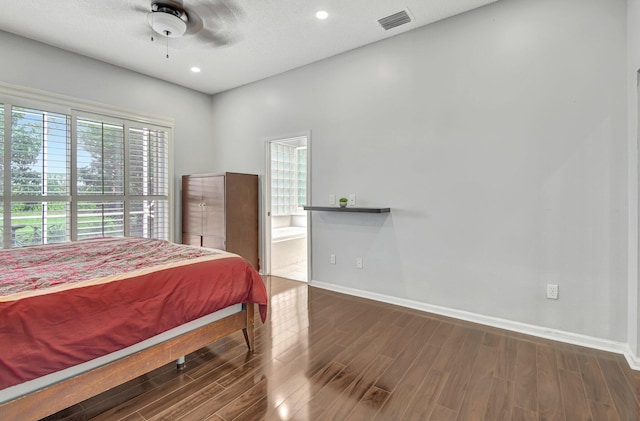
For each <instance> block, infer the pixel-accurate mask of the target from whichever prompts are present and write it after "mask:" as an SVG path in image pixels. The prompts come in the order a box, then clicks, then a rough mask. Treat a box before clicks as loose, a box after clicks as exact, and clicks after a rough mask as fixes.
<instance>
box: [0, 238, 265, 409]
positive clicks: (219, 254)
mask: <svg viewBox="0 0 640 421" xmlns="http://www.w3.org/2000/svg"><path fill="white" fill-rule="evenodd" d="M0 269H1V271H0V414H1V415H2V419H21V420H27V419H39V418H42V417H44V416H47V415H49V414H52V413H55V412H57V411H59V410H61V409H64V408H66V407H69V406H71V405H73V404H75V403H78V402H80V401H82V400H84V399H87V398H89V397H91V396H93V395H96V394H98V393H100V392H103V391H105V390H108V389H110V388H112V387H114V386H117V385H119V384H122V383H124V382H126V381H128V380H131V379H133V378H135V377H138V376H140V375H142V374H145V373H147V372H149V371H151V370H153V369H155V368H157V367H160V366H161V365H164V364H166V363H168V362H170V361H172V360H177V359H179V358H180V357H182V356H184V355H186V354H188V353H190V352H193V351H195V350H197V349H199V348H202V347H203V346H206V345H207V344H209V343H211V342H213V341H215V340H216V339H219V338H221V337H223V336H226V335H228V334H231V333H233V332H236V331H239V330H242V331H243V333H244V337H245V340H246V341H247V345H248V347H249V348H250V349H251V348H252V346H253V317H254V304H258V308H259V312H260V316H261V318H262V320H263V321H264V320H265V318H266V311H267V294H266V290H265V287H264V283H263V281H262V278H261V277H260V275H259V274H258V273H257V272H256V271H255V270H254V269H253V268H252V267H251V266H250V265H249V264H248V262H246V261H245V260H244V259H243V258H241V257H240V256H237V255H235V254H232V253H227V252H224V251H221V250H214V249H206V248H197V247H191V246H184V245H178V244H173V243H170V242H167V241H160V240H149V239H142V238H100V239H92V240H83V241H78V242H72V243H65V244H56V245H46V246H34V247H25V248H18V249H11V250H2V251H0Z"/></svg>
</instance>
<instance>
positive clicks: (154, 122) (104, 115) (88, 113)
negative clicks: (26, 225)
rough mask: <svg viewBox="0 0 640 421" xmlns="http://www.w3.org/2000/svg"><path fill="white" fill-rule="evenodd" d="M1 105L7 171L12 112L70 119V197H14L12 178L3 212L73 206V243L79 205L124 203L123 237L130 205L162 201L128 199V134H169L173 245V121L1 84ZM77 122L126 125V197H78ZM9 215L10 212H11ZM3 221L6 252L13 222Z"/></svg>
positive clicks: (169, 207) (5, 187)
mask: <svg viewBox="0 0 640 421" xmlns="http://www.w3.org/2000/svg"><path fill="white" fill-rule="evenodd" d="M0 104H3V105H4V107H5V111H4V118H5V121H4V142H5V143H7V144H8V145H6V146H5V154H4V167H5V168H9V169H10V167H11V145H10V142H9V139H10V137H11V129H12V124H11V114H12V113H11V110H12V107H23V108H29V109H35V110H39V111H45V112H51V113H59V114H66V115H68V116H70V118H71V124H70V130H71V145H70V147H71V162H70V166H71V180H70V182H71V185H70V190H69V195H67V196H62V195H57V196H44V195H34V196H26V195H21V196H19V197H18V196H13V195H12V192H11V179H10V177H4V178H3V195H2V206H1V208H2V210H3V211H4V210H6V209H11V202H12V201H14V200H21V201H36V202H40V201H42V202H60V201H62V202H67V203H70V211H69V213H70V221H69V224H70V229H69V238H70V240H71V241H74V240H76V239H77V228H78V227H77V224H78V218H77V215H78V214H77V211H78V202H84V201H96V200H98V201H109V200H114V201H124V202H125V209H124V211H125V215H124V223H125V230H124V233H128V232H129V229H130V215H129V210H130V205H129V203H130V201H132V200H155V199H163V200H164V198H165V197H164V195H156V196H151V195H148V196H144V195H143V196H140V195H129V186H128V185H127V184H128V178H129V134H130V132H129V130H130V128H132V127H133V128H134V129H136V128H137V129H139V128H148V129H151V130H157V131H164V132H166V133H167V142H168V144H167V158H168V159H167V160H168V168H167V180H166V183H167V196H166V199H167V218H168V221H167V225H168V227H167V228H168V233H167V239H168V240H170V241H173V238H174V219H175V217H174V194H173V126H174V124H173V120H172V119H169V118H167V117H159V116H153V115H150V114H142V113H138V112H134V111H128V110H124V109H120V108H117V107H110V106H107V105H103V104H99V103H95V102H91V101H86V100H81V99H77V98H73V97H68V96H64V95H58V94H52V93H48V92H45V91H39V90H35V89H30V88H24V87H17V86H13V85H9V84H5V83H2V82H0ZM78 118H95V119H99V120H101V121H104V122H113V123H116V124H123V126H124V137H125V143H124V154H125V160H124V179H125V191H124V194H123V195H104V194H102V195H96V194H93V195H78V191H77V172H78V171H77V151H76V148H77V133H76V127H77V121H78ZM8 212H10V211H8ZM0 217H2V219H1V220H2V224H3V236H2V240H3V241H2V244H3V246H2V247H3V248H5V249H6V248H10V247H11V237H12V234H11V218H4V215H0Z"/></svg>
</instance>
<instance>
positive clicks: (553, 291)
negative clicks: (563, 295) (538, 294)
mask: <svg viewBox="0 0 640 421" xmlns="http://www.w3.org/2000/svg"><path fill="white" fill-rule="evenodd" d="M558 289H559V288H558V285H555V284H547V298H548V299H550V300H557V299H558Z"/></svg>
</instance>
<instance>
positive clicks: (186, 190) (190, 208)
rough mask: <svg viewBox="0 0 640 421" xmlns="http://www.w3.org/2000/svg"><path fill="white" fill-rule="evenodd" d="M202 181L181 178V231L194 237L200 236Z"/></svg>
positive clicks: (192, 178) (193, 178) (195, 178)
mask: <svg viewBox="0 0 640 421" xmlns="http://www.w3.org/2000/svg"><path fill="white" fill-rule="evenodd" d="M203 203H204V201H203V198H202V179H201V178H198V177H183V178H182V231H183V232H186V233H190V234H194V235H201V234H202V210H203Z"/></svg>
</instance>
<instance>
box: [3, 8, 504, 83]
mask: <svg viewBox="0 0 640 421" xmlns="http://www.w3.org/2000/svg"><path fill="white" fill-rule="evenodd" d="M159 1H162V0H159ZM170 1H174V2H175V1H176V0H168V2H170ZM494 1H496V0H314V1H311V0H306V1H305V0H208V1H207V0H184V1H182V2H181V3H183V4H184V6H185V7H186V8H187V9H189V8H192V9H195V10H197V11H199V12H202V11H203V10H208V11H210V10H216V11H218V13H219V15H218V16H217V17H216V16H213V15H212V16H209V18H206V17H205V18H204V22H203V23H204V28H205V30H207V31H212V32H215V33H217V34H219V35H224V36H227V37H229V38H230V39H232V40H233V41H234V42H232V43H230V44H227V45H216V44H214V43H211V42H203V41H202V40H201V37H199V36H198V33H195V34H186V35H185V36H183V37H182V38H179V39H169V58H168V59H167V58H166V57H165V55H166V48H167V46H166V40H167V39H166V38H164V37H162V36H159V35H157V34H156V36H155V41H154V42H151V39H150V38H151V33H152V31H151V28H150V26H149V24H148V21H147V13H146V10H150V8H151V0H102V1H99V0H64V1H51V0H19V1H13V0H0V10H1V13H0V30H4V31H7V32H11V33H14V34H17V35H21V36H24V37H26V38H31V39H34V40H37V41H41V42H44V43H47V44H50V45H53V46H56V47H60V48H62V49H65V50H69V51H73V52H76V53H79V54H82V55H85V56H89V57H93V58H96V59H98V60H102V61H105V62H107V63H111V64H114V65H117V66H121V67H124V68H127V69H131V70H134V71H137V72H140V73H143V74H146V75H150V76H154V77H157V78H159V79H163V80H166V81H170V82H173V83H176V84H179V85H182V86H186V87H189V88H192V89H195V90H198V91H201V92H205V93H208V94H213V93H216V92H221V91H224V90H227V89H230V88H233V87H236V86H240V85H244V84H246V83H250V82H253V81H256V80H259V79H263V78H266V77H269V76H272V75H275V74H278V73H282V72H285V71H287V70H290V69H293V68H296V67H300V66H303V65H305V64H308V63H312V62H314V61H318V60H321V59H323V58H326V57H330V56H333V55H335V54H339V53H342V52H344V51H348V50H351V49H353V48H357V47H360V46H362V45H365V44H370V43H372V42H375V41H378V40H381V39H384V38H388V37H391V36H394V35H397V34H399V33H402V32H406V31H409V30H411V29H415V28H417V27H419V26H422V25H426V24H429V23H432V22H435V21H438V20H441V19H444V18H447V17H450V16H453V15H456V14H459V13H462V12H465V11H468V10H471V9H474V8H477V7H480V6H483V5H486V4H488V3H492V2H494ZM403 9H405V10H407V9H408V10H409V13H410V14H411V15H412V17H413V18H414V21H413V22H411V23H408V24H406V25H403V26H400V27H398V28H395V29H392V30H389V31H384V30H383V29H382V28H381V26H380V25H379V24H378V22H377V20H378V19H380V18H382V17H385V16H388V15H390V14H393V13H396V12H398V11H400V10H403ZM225 10H226V11H227V12H229V11H233V13H224V12H225ZM318 10H326V11H327V12H328V13H329V18H328V19H326V20H322V21H321V20H318V19H317V18H316V17H315V13H316V12H317V11H318ZM192 66H198V67H200V68H201V69H202V72H201V73H198V74H196V73H192V72H191V71H190V70H189V69H190V68H191V67H192Z"/></svg>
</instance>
